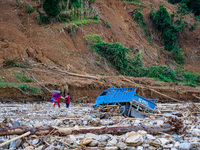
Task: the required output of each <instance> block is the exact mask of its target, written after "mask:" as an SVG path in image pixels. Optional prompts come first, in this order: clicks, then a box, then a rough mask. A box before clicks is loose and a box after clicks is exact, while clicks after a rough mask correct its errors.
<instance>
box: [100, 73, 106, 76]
mask: <svg viewBox="0 0 200 150" xmlns="http://www.w3.org/2000/svg"><path fill="white" fill-rule="evenodd" d="M99 75H101V76H107V74H106V73H100V74H99Z"/></svg>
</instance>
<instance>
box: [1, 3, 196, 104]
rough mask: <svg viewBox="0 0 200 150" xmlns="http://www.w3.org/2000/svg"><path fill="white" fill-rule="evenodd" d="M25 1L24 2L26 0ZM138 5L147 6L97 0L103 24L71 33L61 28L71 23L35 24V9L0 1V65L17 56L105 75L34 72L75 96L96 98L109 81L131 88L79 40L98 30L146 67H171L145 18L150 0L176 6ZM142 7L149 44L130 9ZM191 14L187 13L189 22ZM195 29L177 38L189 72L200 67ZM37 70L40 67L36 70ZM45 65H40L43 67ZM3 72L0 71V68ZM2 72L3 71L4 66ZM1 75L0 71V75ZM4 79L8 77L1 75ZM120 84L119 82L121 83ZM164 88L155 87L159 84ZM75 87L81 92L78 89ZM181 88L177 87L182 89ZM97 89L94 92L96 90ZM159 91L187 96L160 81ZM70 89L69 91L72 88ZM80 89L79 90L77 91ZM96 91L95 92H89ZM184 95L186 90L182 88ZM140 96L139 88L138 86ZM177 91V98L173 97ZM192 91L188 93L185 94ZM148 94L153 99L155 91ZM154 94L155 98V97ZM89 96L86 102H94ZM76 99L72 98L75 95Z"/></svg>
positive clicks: (173, 8) (169, 8) (46, 81)
mask: <svg viewBox="0 0 200 150" xmlns="http://www.w3.org/2000/svg"><path fill="white" fill-rule="evenodd" d="M26 2H27V3H29V4H31V5H33V6H34V7H41V3H40V4H39V1H32V0H26ZM26 2H25V1H24V4H25V3H26ZM142 3H143V4H144V5H145V6H146V7H143V6H139V5H127V4H126V3H125V2H122V1H117V0H109V1H108V0H96V3H95V4H94V9H95V10H96V12H97V13H98V14H99V16H100V19H101V20H102V23H100V24H90V25H88V26H79V27H78V29H77V30H76V33H75V35H72V34H71V33H68V32H67V31H66V30H65V29H66V28H67V27H68V26H69V25H70V24H66V23H52V24H49V25H38V23H37V12H36V11H35V12H34V13H32V14H30V15H28V14H27V13H26V8H25V7H17V5H16V1H15V0H9V1H5V0H2V1H0V65H1V66H2V65H3V60H4V59H6V58H9V59H13V58H15V57H21V58H23V59H24V60H26V61H27V62H28V63H29V64H31V65H34V64H40V63H42V64H45V65H46V66H57V67H60V68H62V69H63V70H68V71H70V72H74V73H80V74H90V75H98V74H100V73H104V74H108V75H110V77H106V79H107V78H109V80H110V81H109V82H108V83H107V82H106V81H107V80H105V81H95V80H91V79H87V80H86V79H82V78H80V79H79V78H77V77H76V78H74V77H66V78H65V77H64V76H63V77H62V76H55V77H54V76H53V75H52V74H48V75H46V74H45V73H35V74H37V75H36V76H37V78H39V79H40V81H41V82H43V83H46V85H47V86H48V85H49V84H52V86H51V85H49V87H52V88H58V87H64V86H66V85H68V86H69V89H70V90H71V91H72V93H74V95H78V98H80V97H81V95H83V97H84V95H87V96H88V97H89V96H90V95H93V96H92V97H93V98H94V97H96V96H97V95H98V94H99V92H100V91H102V89H105V88H107V87H110V86H112V85H114V86H115V87H123V86H133V84H128V83H125V82H124V81H122V79H121V78H120V77H113V76H115V75H118V72H117V71H116V70H115V69H113V68H112V67H111V66H110V65H109V63H108V62H107V61H106V60H105V59H103V58H101V57H99V56H98V55H97V54H95V53H92V52H91V51H90V50H89V48H88V47H87V46H86V45H85V42H84V40H83V37H84V35H86V34H97V35H99V36H101V37H102V39H103V40H105V41H107V42H120V43H121V44H123V45H124V46H126V47H128V48H130V49H131V51H132V53H135V54H136V53H138V52H139V53H141V54H142V56H143V57H142V60H143V62H144V65H145V66H152V65H158V64H168V65H170V66H171V67H173V62H172V61H169V60H167V59H166V58H165V57H164V54H163V51H162V45H161V44H160V43H161V40H160V39H159V35H158V33H157V32H156V31H155V30H154V28H153V27H152V25H151V23H150V20H149V17H148V15H149V12H150V9H149V4H152V6H153V7H154V8H158V7H159V5H160V4H164V5H165V7H167V9H168V11H170V12H172V11H175V10H176V6H174V5H171V4H169V3H167V1H165V0H144V1H142ZM138 7H142V8H143V9H142V12H143V13H144V16H145V19H146V20H147V21H148V27H149V30H151V32H152V33H153V36H152V40H153V42H154V46H155V47H152V46H151V45H150V43H149V42H148V41H147V40H146V38H145V36H144V33H143V31H142V30H141V29H140V28H139V26H138V24H137V23H136V22H135V21H133V19H132V17H131V15H130V12H132V11H133V10H134V9H136V8H138ZM192 18H193V16H192V15H190V16H188V22H189V23H190V22H191V20H192ZM103 21H108V22H109V24H110V25H111V29H110V28H106V26H105V24H104V23H103ZM199 33H200V27H198V28H197V29H196V30H195V31H193V32H189V31H186V32H185V33H184V34H183V35H181V38H180V40H179V44H180V47H182V49H183V52H184V53H185V59H186V61H185V64H184V68H186V69H189V70H192V71H197V72H199V71H200V68H199V66H200V46H199V44H200V43H199V42H200V41H199V39H200V37H199ZM36 69H37V68H36ZM40 69H41V68H40ZM43 69H44V68H43ZM3 71H4V72H5V70H1V72H3ZM6 71H7V70H6ZM2 74H3V73H2ZM6 80H9V79H6ZM134 80H137V81H138V82H139V81H142V82H144V81H145V82H147V83H144V84H148V82H150V83H149V85H153V84H157V82H154V81H153V80H151V79H134ZM121 82H122V83H121ZM163 85H164V87H162V88H161V87H160V86H163ZM78 87H80V89H82V92H81V90H78ZM181 88H182V87H181ZM183 88H185V89H186V91H190V90H192V91H193V90H194V93H195V92H197V93H198V91H199V90H198V88H189V87H183ZM86 89H94V90H93V92H90V93H88V91H87V90H86ZM97 89H100V90H99V92H97V91H98V90H97ZM158 89H159V90H162V89H165V90H163V92H164V91H165V93H166V94H169V95H171V96H175V97H176V98H183V99H190V98H189V97H188V96H187V95H188V94H184V96H185V98H184V96H183V95H182V96H181V97H180V93H181V92H182V93H185V92H183V91H180V92H178V94H177V93H176V92H175V93H176V94H173V92H172V91H173V90H174V91H176V89H172V88H171V87H170V85H169V84H168V83H163V82H162V84H159V88H158ZM73 90H74V91H73ZM77 91H80V93H76V92H77ZM94 91H96V93H95V92H94ZM186 93H187V92H186ZM141 94H142V90H141ZM142 95H143V96H145V97H151V95H152V94H151V93H149V92H146V94H145V93H143V94H142ZM177 95H178V96H177ZM189 95H191V94H189ZM153 97H157V95H154V96H153ZM158 97H159V96H158ZM93 98H91V99H90V98H89V100H88V101H94V99H93ZM74 99H77V98H74Z"/></svg>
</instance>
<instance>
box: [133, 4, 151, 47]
mask: <svg viewBox="0 0 200 150" xmlns="http://www.w3.org/2000/svg"><path fill="white" fill-rule="evenodd" d="M132 17H133V19H134V20H135V21H136V22H137V23H138V24H139V26H140V28H141V29H142V30H143V32H144V33H145V36H146V38H147V40H148V41H149V43H150V44H152V45H153V42H152V41H151V38H150V36H149V32H148V31H147V28H146V21H145V19H144V16H143V14H142V12H141V11H140V8H139V9H135V10H134V11H133V14H132Z"/></svg>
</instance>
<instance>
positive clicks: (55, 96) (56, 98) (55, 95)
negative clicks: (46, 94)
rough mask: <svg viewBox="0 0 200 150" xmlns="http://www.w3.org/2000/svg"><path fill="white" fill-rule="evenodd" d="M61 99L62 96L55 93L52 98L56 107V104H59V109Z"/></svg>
mask: <svg viewBox="0 0 200 150" xmlns="http://www.w3.org/2000/svg"><path fill="white" fill-rule="evenodd" d="M60 97H61V95H59V94H58V93H53V94H52V98H51V100H52V101H54V105H53V106H54V107H55V106H56V104H58V107H59V108H60Z"/></svg>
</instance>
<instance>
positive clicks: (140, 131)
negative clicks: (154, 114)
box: [137, 130, 147, 136]
mask: <svg viewBox="0 0 200 150" xmlns="http://www.w3.org/2000/svg"><path fill="white" fill-rule="evenodd" d="M137 133H139V134H140V135H143V136H145V135H147V132H146V131H144V130H139V131H138V132H137Z"/></svg>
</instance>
